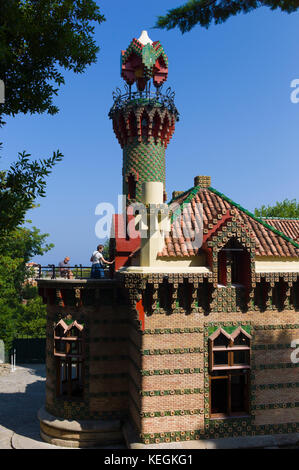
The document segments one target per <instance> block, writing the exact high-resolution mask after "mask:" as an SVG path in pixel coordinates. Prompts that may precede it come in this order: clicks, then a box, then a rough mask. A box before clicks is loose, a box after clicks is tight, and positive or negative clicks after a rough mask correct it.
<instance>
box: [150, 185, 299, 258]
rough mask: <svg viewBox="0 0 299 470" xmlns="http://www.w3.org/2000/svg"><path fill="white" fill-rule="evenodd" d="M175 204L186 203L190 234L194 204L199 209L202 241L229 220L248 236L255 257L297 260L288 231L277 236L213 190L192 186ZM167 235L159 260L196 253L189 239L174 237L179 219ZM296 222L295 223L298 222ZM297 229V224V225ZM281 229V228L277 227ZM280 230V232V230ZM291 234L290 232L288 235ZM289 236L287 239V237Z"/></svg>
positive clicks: (298, 250)
mask: <svg viewBox="0 0 299 470" xmlns="http://www.w3.org/2000/svg"><path fill="white" fill-rule="evenodd" d="M171 202H176V203H178V204H179V205H182V204H183V203H188V202H190V204H191V214H190V215H191V217H190V219H191V226H192V229H193V230H194V231H196V230H200V228H199V226H198V220H199V219H198V218H197V217H196V215H197V214H196V211H198V206H197V204H198V203H201V204H202V207H203V230H204V242H206V241H208V240H209V238H210V237H212V236H214V235H215V234H216V232H217V230H218V228H219V226H220V225H221V226H224V225H225V224H226V223H227V222H228V221H229V220H233V221H234V220H235V221H236V222H240V223H241V225H242V226H243V228H244V230H246V231H247V232H250V233H251V236H252V238H253V240H254V242H255V254H256V255H257V256H279V257H281V256H282V257H287V256H288V257H289V256H291V257H299V244H298V243H295V241H293V240H292V239H291V232H288V234H287V233H286V232H284V234H282V233H280V230H279V228H278V227H277V228H276V227H273V228H272V227H270V226H269V225H268V224H269V221H268V223H267V222H266V221H263V220H261V219H258V218H257V217H255V216H254V215H253V214H251V213H250V212H248V211H246V209H243V208H242V207H241V206H240V205H238V204H236V203H234V202H233V201H232V200H231V199H229V198H227V197H226V196H225V195H224V194H221V193H219V192H218V191H216V190H215V189H213V188H211V187H208V188H206V187H205V188H203V187H202V188H201V187H199V186H196V187H194V188H191V189H190V190H188V191H186V192H185V193H183V194H181V195H180V196H179V197H177V198H176V199H175V200H174V201H171ZM173 220H174V221H173V223H172V225H171V231H170V233H169V236H167V237H166V238H165V247H164V249H163V250H162V252H160V253H159V254H158V256H159V257H191V256H195V255H196V254H197V253H198V250H197V249H196V250H194V248H193V247H192V244H191V243H190V239H189V238H188V237H187V236H186V232H185V235H184V234H183V232H182V233H181V234H180V236H179V237H176V236H175V233H177V232H176V230H175V229H176V227H177V226H178V224H180V223H181V222H180V218H177V219H176V218H175V217H174V219H173ZM298 222H299V221H298ZM298 226H299V224H298ZM281 228H282V227H281ZM281 231H282V230H281ZM292 234H293V232H292ZM288 237H289V238H288Z"/></svg>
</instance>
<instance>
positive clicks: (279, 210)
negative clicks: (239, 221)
mask: <svg viewBox="0 0 299 470" xmlns="http://www.w3.org/2000/svg"><path fill="white" fill-rule="evenodd" d="M254 215H255V216H257V217H284V218H299V202H297V201H296V199H292V200H291V201H289V199H285V200H284V201H282V202H276V204H275V206H265V205H262V206H261V207H260V209H255V211H254Z"/></svg>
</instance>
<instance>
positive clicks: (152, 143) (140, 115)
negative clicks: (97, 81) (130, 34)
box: [109, 31, 179, 205]
mask: <svg viewBox="0 0 299 470" xmlns="http://www.w3.org/2000/svg"><path fill="white" fill-rule="evenodd" d="M167 75H168V58H167V56H166V54H165V52H164V49H163V47H162V45H161V44H160V42H159V41H155V42H153V41H152V40H151V39H150V38H149V37H148V34H147V32H146V31H142V34H141V36H140V38H139V39H135V38H134V39H133V40H132V42H131V44H130V45H129V47H128V48H127V49H126V50H125V51H121V76H122V78H123V79H124V80H125V82H126V85H125V90H126V92H125V94H122V93H121V91H120V90H119V89H117V92H116V93H114V94H113V96H114V105H113V107H112V108H111V110H110V113H109V117H110V119H112V121H113V129H114V132H115V134H116V137H117V139H118V141H119V143H120V145H121V147H122V149H123V194H124V195H125V196H126V203H127V205H129V204H130V203H134V202H141V200H142V183H144V182H162V183H163V186H164V200H166V193H165V149H166V147H167V145H168V143H169V141H170V139H171V137H172V135H173V132H174V128H175V123H176V121H178V115H179V113H178V111H177V109H176V107H175V105H174V93H173V92H171V90H170V88H168V89H167V91H166V94H164V95H163V94H162V93H161V87H162V85H163V83H164V82H165V81H166V80H167ZM134 84H136V89H134V90H133V85H134ZM152 85H153V88H152V89H151V87H152ZM152 90H154V91H152Z"/></svg>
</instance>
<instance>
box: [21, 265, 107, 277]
mask: <svg viewBox="0 0 299 470" xmlns="http://www.w3.org/2000/svg"><path fill="white" fill-rule="evenodd" d="M30 269H31V270H32V278H34V279H68V276H67V274H63V272H65V273H67V272H71V273H72V279H90V278H91V266H83V265H82V264H79V265H78V264H75V265H74V266H68V267H60V266H55V264H48V265H47V266H42V265H40V264H38V265H37V266H34V267H31V268H30ZM104 272H105V278H107V279H108V278H110V277H111V276H110V269H109V268H104ZM30 277H31V276H30Z"/></svg>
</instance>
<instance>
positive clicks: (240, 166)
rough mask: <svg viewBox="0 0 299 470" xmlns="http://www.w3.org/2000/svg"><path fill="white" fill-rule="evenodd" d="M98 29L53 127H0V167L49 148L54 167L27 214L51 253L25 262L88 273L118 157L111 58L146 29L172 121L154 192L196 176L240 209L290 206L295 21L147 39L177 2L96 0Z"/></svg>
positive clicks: (116, 79) (50, 121) (45, 121)
mask: <svg viewBox="0 0 299 470" xmlns="http://www.w3.org/2000/svg"><path fill="white" fill-rule="evenodd" d="M98 3H99V5H100V6H101V7H102V12H103V13H104V15H105V16H106V20H107V21H106V22H105V23H103V24H102V25H101V26H99V27H97V28H96V40H97V42H98V44H99V45H100V47H101V50H100V52H99V56H98V62H97V63H96V64H95V65H92V66H91V67H89V68H88V69H87V71H86V73H85V74H84V75H80V76H77V75H74V74H71V73H67V74H65V78H66V85H65V86H64V87H62V88H61V90H60V93H59V96H58V97H57V99H56V100H55V102H56V104H57V105H58V106H59V108H60V113H59V114H58V115H56V116H48V115H34V116H29V115H28V116H22V115H19V116H17V117H15V118H13V119H12V118H10V119H7V124H6V126H5V127H4V128H3V129H2V130H1V136H0V137H1V138H0V141H3V143H4V146H3V151H2V159H1V166H2V167H5V168H7V167H8V166H9V164H10V163H11V162H12V161H14V160H15V159H16V156H17V153H18V152H19V151H23V150H26V151H27V152H29V153H31V154H32V157H33V158H43V157H47V156H49V155H51V154H52V152H53V151H54V150H56V149H59V150H60V151H61V152H62V153H63V154H64V155H65V157H64V160H63V161H62V162H61V163H60V164H59V165H58V166H57V167H56V168H55V169H54V172H53V174H52V175H51V176H50V177H49V179H48V185H47V197H46V198H45V199H40V200H39V201H38V202H39V203H40V207H39V208H38V209H35V210H34V211H31V212H30V214H29V217H30V218H31V219H32V221H33V225H35V226H36V227H38V228H39V229H40V230H41V232H42V233H45V232H46V233H49V234H50V237H49V241H50V242H52V243H54V244H55V248H54V249H53V250H52V251H50V252H49V253H48V254H46V255H45V256H44V257H37V258H36V259H35V260H36V261H37V262H41V263H42V264H48V263H55V264H56V263H58V262H59V261H60V260H61V259H63V258H64V256H66V255H69V256H70V257H71V264H75V263H82V264H83V265H89V264H90V263H89V258H90V255H91V252H92V251H93V250H94V249H95V247H96V245H97V244H98V243H100V241H101V240H99V239H97V238H96V235H95V224H96V222H97V220H98V219H99V216H96V215H95V208H96V206H97V204H98V203H100V202H102V201H107V202H110V203H112V204H113V205H115V206H116V205H117V195H118V194H120V193H121V187H122V184H121V170H122V150H121V148H120V146H119V144H118V142H117V140H116V137H115V136H114V133H113V130H112V123H111V121H110V120H109V118H108V112H109V109H110V107H111V105H112V91H113V90H114V89H115V88H116V87H117V86H122V80H121V78H120V71H119V56H120V50H121V49H126V48H127V46H128V45H129V43H130V41H131V40H132V38H133V37H136V38H138V37H139V35H140V32H141V30H143V29H147V30H148V32H149V36H150V37H151V39H152V40H160V41H161V43H162V44H163V46H164V49H165V51H166V54H167V55H168V58H169V76H168V82H167V83H168V85H169V86H171V87H172V88H173V90H175V92H176V105H177V107H178V109H179V111H180V114H181V116H180V118H181V119H180V122H179V123H177V127H176V132H175V134H174V137H173V138H172V140H171V142H170V145H169V146H168V148H167V151H166V190H167V193H168V196H169V197H170V196H171V193H172V191H173V190H186V189H188V188H190V187H191V186H193V179H194V176H196V175H210V176H211V178H212V186H213V187H214V188H216V189H217V190H219V191H221V192H223V193H224V194H226V195H227V196H229V197H230V198H231V199H233V200H234V201H236V202H238V203H239V204H241V205H242V206H243V207H245V208H247V209H248V210H251V211H253V210H254V208H255V207H260V206H261V205H262V204H266V205H267V204H274V203H275V202H276V201H281V200H283V199H285V198H289V199H293V198H297V199H298V198H299V190H298V174H299V163H298V136H299V103H298V104H297V105H296V104H293V103H291V100H290V94H291V91H292V89H291V88H290V83H291V81H292V80H293V79H296V78H299V28H298V20H299V13H295V14H292V15H287V14H283V13H280V12H271V11H270V10H268V9H266V8H262V9H258V10H257V11H255V12H253V13H250V14H247V15H239V16H237V17H234V18H231V19H229V20H228V21H227V22H226V23H224V24H223V25H218V26H212V27H211V28H210V29H209V30H204V29H202V28H200V27H195V28H194V29H193V30H192V31H191V32H190V33H187V34H185V35H182V34H181V33H180V31H179V30H172V31H168V32H167V31H160V30H155V29H152V27H153V26H154V24H155V20H156V17H157V16H158V15H159V14H163V13H165V12H166V11H167V9H170V8H173V7H176V6H178V5H181V4H182V3H184V2H183V0H163V2H161V1H158V0H152V1H151V2H147V3H146V4H145V3H143V2H140V0H139V1H137V0H130V1H129V2H123V1H120V0H102V1H99V2H98Z"/></svg>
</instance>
